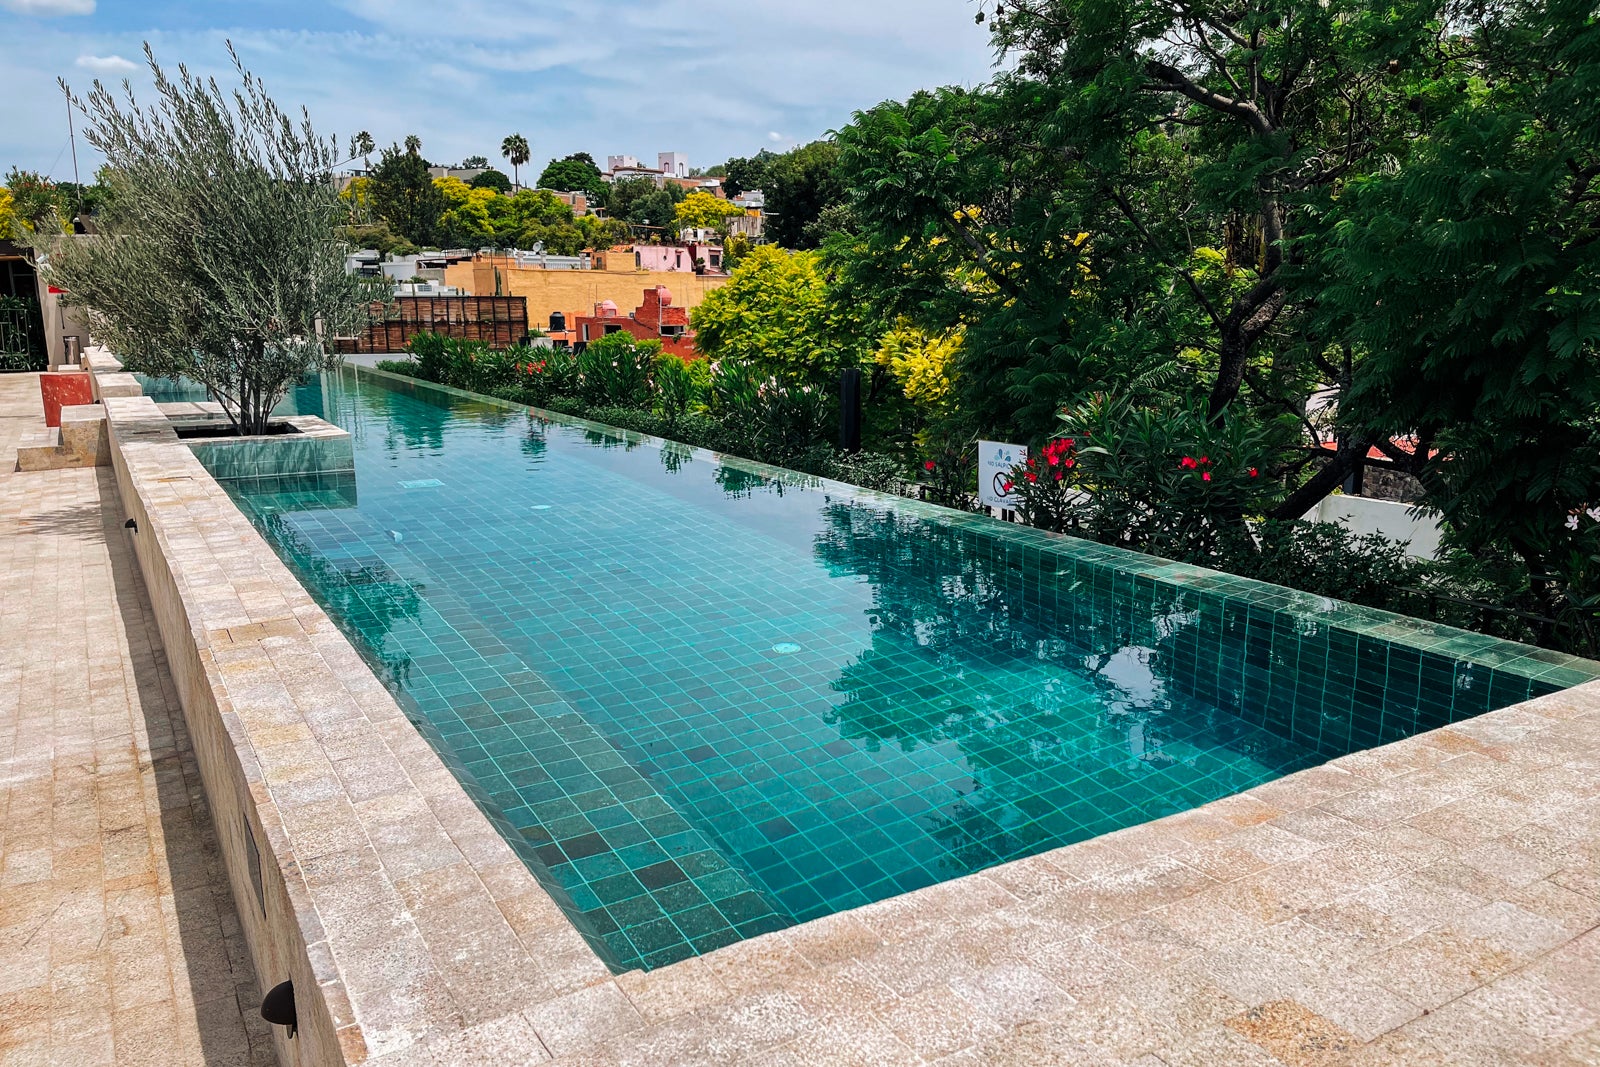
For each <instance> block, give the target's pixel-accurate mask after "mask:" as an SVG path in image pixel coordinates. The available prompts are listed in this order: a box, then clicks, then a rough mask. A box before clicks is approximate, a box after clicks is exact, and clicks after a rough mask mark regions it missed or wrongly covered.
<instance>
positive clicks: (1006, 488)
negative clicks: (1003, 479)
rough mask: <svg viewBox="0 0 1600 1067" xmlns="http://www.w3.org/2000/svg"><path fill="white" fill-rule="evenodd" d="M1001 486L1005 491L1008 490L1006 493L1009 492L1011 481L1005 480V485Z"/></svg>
mask: <svg viewBox="0 0 1600 1067" xmlns="http://www.w3.org/2000/svg"><path fill="white" fill-rule="evenodd" d="M1001 488H1003V489H1005V491H1006V492H1008V493H1009V492H1011V489H1012V483H1011V482H1007V483H1006V484H1005V485H1004V486H1002V487H1001Z"/></svg>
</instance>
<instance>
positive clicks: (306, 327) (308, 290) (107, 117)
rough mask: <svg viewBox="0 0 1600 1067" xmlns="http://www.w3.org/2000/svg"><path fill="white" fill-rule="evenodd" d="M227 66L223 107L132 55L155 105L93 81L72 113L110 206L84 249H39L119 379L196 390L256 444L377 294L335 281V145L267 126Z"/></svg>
mask: <svg viewBox="0 0 1600 1067" xmlns="http://www.w3.org/2000/svg"><path fill="white" fill-rule="evenodd" d="M229 54H230V55H231V56H232V57H233V62H234V67H235V70H236V71H237V73H238V76H239V79H240V83H241V84H240V85H239V86H238V87H237V88H236V89H235V90H234V91H233V92H232V93H231V94H227V93H224V92H223V90H222V89H221V88H220V87H218V85H217V84H216V82H214V81H210V80H202V79H198V78H195V77H194V76H192V75H191V74H189V73H188V71H187V70H182V69H180V72H179V78H178V80H177V81H175V82H174V81H172V80H170V79H169V78H168V77H167V75H166V73H165V72H164V71H163V70H162V68H161V67H160V66H159V65H158V64H157V63H156V60H155V56H154V54H153V53H152V52H151V50H150V48H149V46H148V45H147V46H146V47H145V58H146V60H147V62H148V63H149V67H150V73H151V76H152V79H153V81H154V84H155V95H156V101H155V103H154V104H152V105H149V106H143V107H141V106H137V105H136V104H135V103H134V102H133V100H132V99H131V98H128V99H126V100H122V101H119V99H118V98H117V97H116V96H113V95H112V93H111V92H110V91H109V90H108V89H107V88H106V87H105V86H103V85H101V84H100V83H99V82H98V81H97V82H95V85H94V89H93V90H92V91H91V92H90V93H89V94H88V96H87V97H86V98H82V99H80V98H76V97H73V98H71V99H72V106H74V107H75V108H77V109H78V110H80V111H81V112H83V114H84V116H85V119H86V123H85V128H84V137H85V139H86V140H87V141H88V142H89V143H90V144H91V145H93V146H94V147H95V148H96V149H98V150H99V151H100V152H101V153H102V154H103V155H104V156H105V158H106V163H107V166H108V169H109V172H110V174H111V175H112V176H113V177H112V181H113V184H114V187H115V193H114V195H113V197H112V198H111V201H110V203H109V204H108V206H107V209H106V211H105V212H104V214H103V215H102V216H101V219H100V234H99V236H98V237H97V238H93V239H85V240H79V239H71V238H61V237H52V238H49V239H46V240H43V241H42V243H41V244H40V246H39V247H41V248H42V249H45V250H47V251H48V253H49V259H48V266H47V268H46V272H47V277H48V278H49V280H50V281H51V283H52V284H55V285H59V286H61V287H62V288H64V289H66V290H67V292H68V294H69V295H68V297H67V299H68V300H69V301H70V302H72V303H74V304H78V305H81V306H83V307H85V308H87V309H88V311H89V314H90V315H91V317H92V320H93V322H94V326H95V333H96V334H97V336H100V337H103V338H105V340H106V341H107V343H108V344H109V346H110V347H111V349H112V350H113V351H115V352H117V354H118V355H119V356H120V357H121V358H122V359H123V360H124V362H125V363H126V364H127V366H128V367H129V368H130V369H133V370H138V371H143V372H146V373H149V374H154V375H160V376H177V375H183V376H186V377H189V378H192V379H194V380H195V381H198V382H200V383H201V384H202V385H204V386H205V387H206V389H207V391H208V392H209V393H210V394H211V395H212V396H213V397H215V398H216V399H217V400H218V401H219V402H220V403H221V404H222V407H223V410H224V411H225V412H227V415H228V418H229V419H230V420H231V421H232V422H233V423H234V425H235V426H236V427H237V428H238V430H239V431H240V432H241V433H247V434H255V433H262V432H264V431H265V430H266V428H267V420H268V415H269V413H270V412H271V410H272V408H273V407H274V406H275V405H276V404H277V403H278V401H279V400H281V399H282V398H283V395H284V393H285V392H286V391H287V390H288V388H289V386H290V385H291V384H292V383H293V382H294V381H295V380H296V379H298V378H299V377H300V376H301V375H303V374H305V373H306V372H307V371H310V370H314V369H316V368H319V367H327V366H331V365H333V364H334V362H335V361H336V360H337V357H336V356H335V355H334V354H333V339H334V338H335V337H336V336H340V335H348V334H350V333H353V332H355V331H356V330H357V329H359V328H360V327H361V326H363V325H365V323H366V320H367V314H368V309H369V308H370V306H371V302H372V301H373V299H375V298H381V294H382V287H381V286H378V285H374V284H373V283H370V282H367V281H364V280H362V279H360V278H358V277H356V276H354V275H351V274H348V273H346V271H345V269H344V254H345V246H344V245H343V244H342V243H341V242H340V241H338V240H335V239H334V236H335V233H336V228H337V227H338V226H339V224H340V223H341V222H343V221H344V219H345V217H346V210H345V208H344V207H343V205H341V203H340V201H339V195H338V189H337V187H336V186H335V184H334V183H333V181H332V180H331V175H332V172H333V168H334V166H335V165H336V164H337V163H338V162H339V159H340V153H339V149H338V146H337V142H336V141H335V140H334V139H332V138H329V139H323V138H320V137H318V136H317V134H316V132H315V130H314V129H313V127H312V125H311V121H310V119H309V117H306V116H304V115H302V117H301V118H300V119H299V120H298V121H296V120H295V119H293V118H291V117H290V116H289V115H287V114H285V113H284V112H283V111H281V110H280V109H279V108H278V106H277V104H275V103H274V102H273V101H272V99H271V98H270V97H269V96H267V94H266V91H265V89H264V88H263V87H262V85H261V83H260V82H259V81H257V80H256V79H255V78H254V77H253V76H252V75H251V74H250V73H249V72H248V71H246V70H245V69H244V67H243V66H242V65H241V64H240V62H239V59H238V56H237V55H234V54H233V52H232V49H231V48H230V50H229ZM63 88H65V86H63Z"/></svg>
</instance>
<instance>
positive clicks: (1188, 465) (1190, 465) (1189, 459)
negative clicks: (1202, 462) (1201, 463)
mask: <svg viewBox="0 0 1600 1067" xmlns="http://www.w3.org/2000/svg"><path fill="white" fill-rule="evenodd" d="M1178 466H1180V467H1182V468H1183V469H1184V470H1186V471H1192V470H1194V468H1195V462H1194V457H1193V456H1184V457H1183V461H1182V462H1181V463H1179V464H1178Z"/></svg>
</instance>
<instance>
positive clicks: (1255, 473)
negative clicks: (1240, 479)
mask: <svg viewBox="0 0 1600 1067" xmlns="http://www.w3.org/2000/svg"><path fill="white" fill-rule="evenodd" d="M1260 473H1261V472H1260V471H1258V470H1256V469H1255V468H1254V467H1251V468H1250V477H1252V478H1254V477H1255V476H1256V475H1258V474H1260Z"/></svg>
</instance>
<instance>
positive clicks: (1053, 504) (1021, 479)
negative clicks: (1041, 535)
mask: <svg viewBox="0 0 1600 1067" xmlns="http://www.w3.org/2000/svg"><path fill="white" fill-rule="evenodd" d="M1081 474H1082V468H1081V467H1080V466H1079V464H1078V444H1077V439H1076V438H1072V437H1057V438H1055V439H1054V440H1052V441H1047V442H1045V445H1044V447H1043V448H1041V449H1039V450H1038V452H1037V453H1036V454H1035V455H1032V456H1029V457H1028V459H1027V462H1025V463H1019V464H1017V465H1016V466H1015V467H1013V468H1012V469H1011V474H1010V480H1009V481H1007V482H1006V483H1005V485H1004V486H1003V488H1004V489H1005V490H1006V492H1008V493H1015V494H1016V495H1017V498H1018V501H1019V504H1018V511H1020V512H1021V514H1022V521H1023V522H1025V523H1027V524H1028V525H1029V526H1037V527H1039V528H1040V529H1041V530H1052V531H1055V532H1056V533H1060V532H1061V531H1062V530H1066V529H1068V528H1071V527H1074V526H1076V525H1077V511H1078V510H1079V509H1081V508H1082V507H1083V506H1084V504H1085V502H1086V498H1085V495H1084V493H1083V489H1082V486H1081V485H1080V478H1081Z"/></svg>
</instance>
